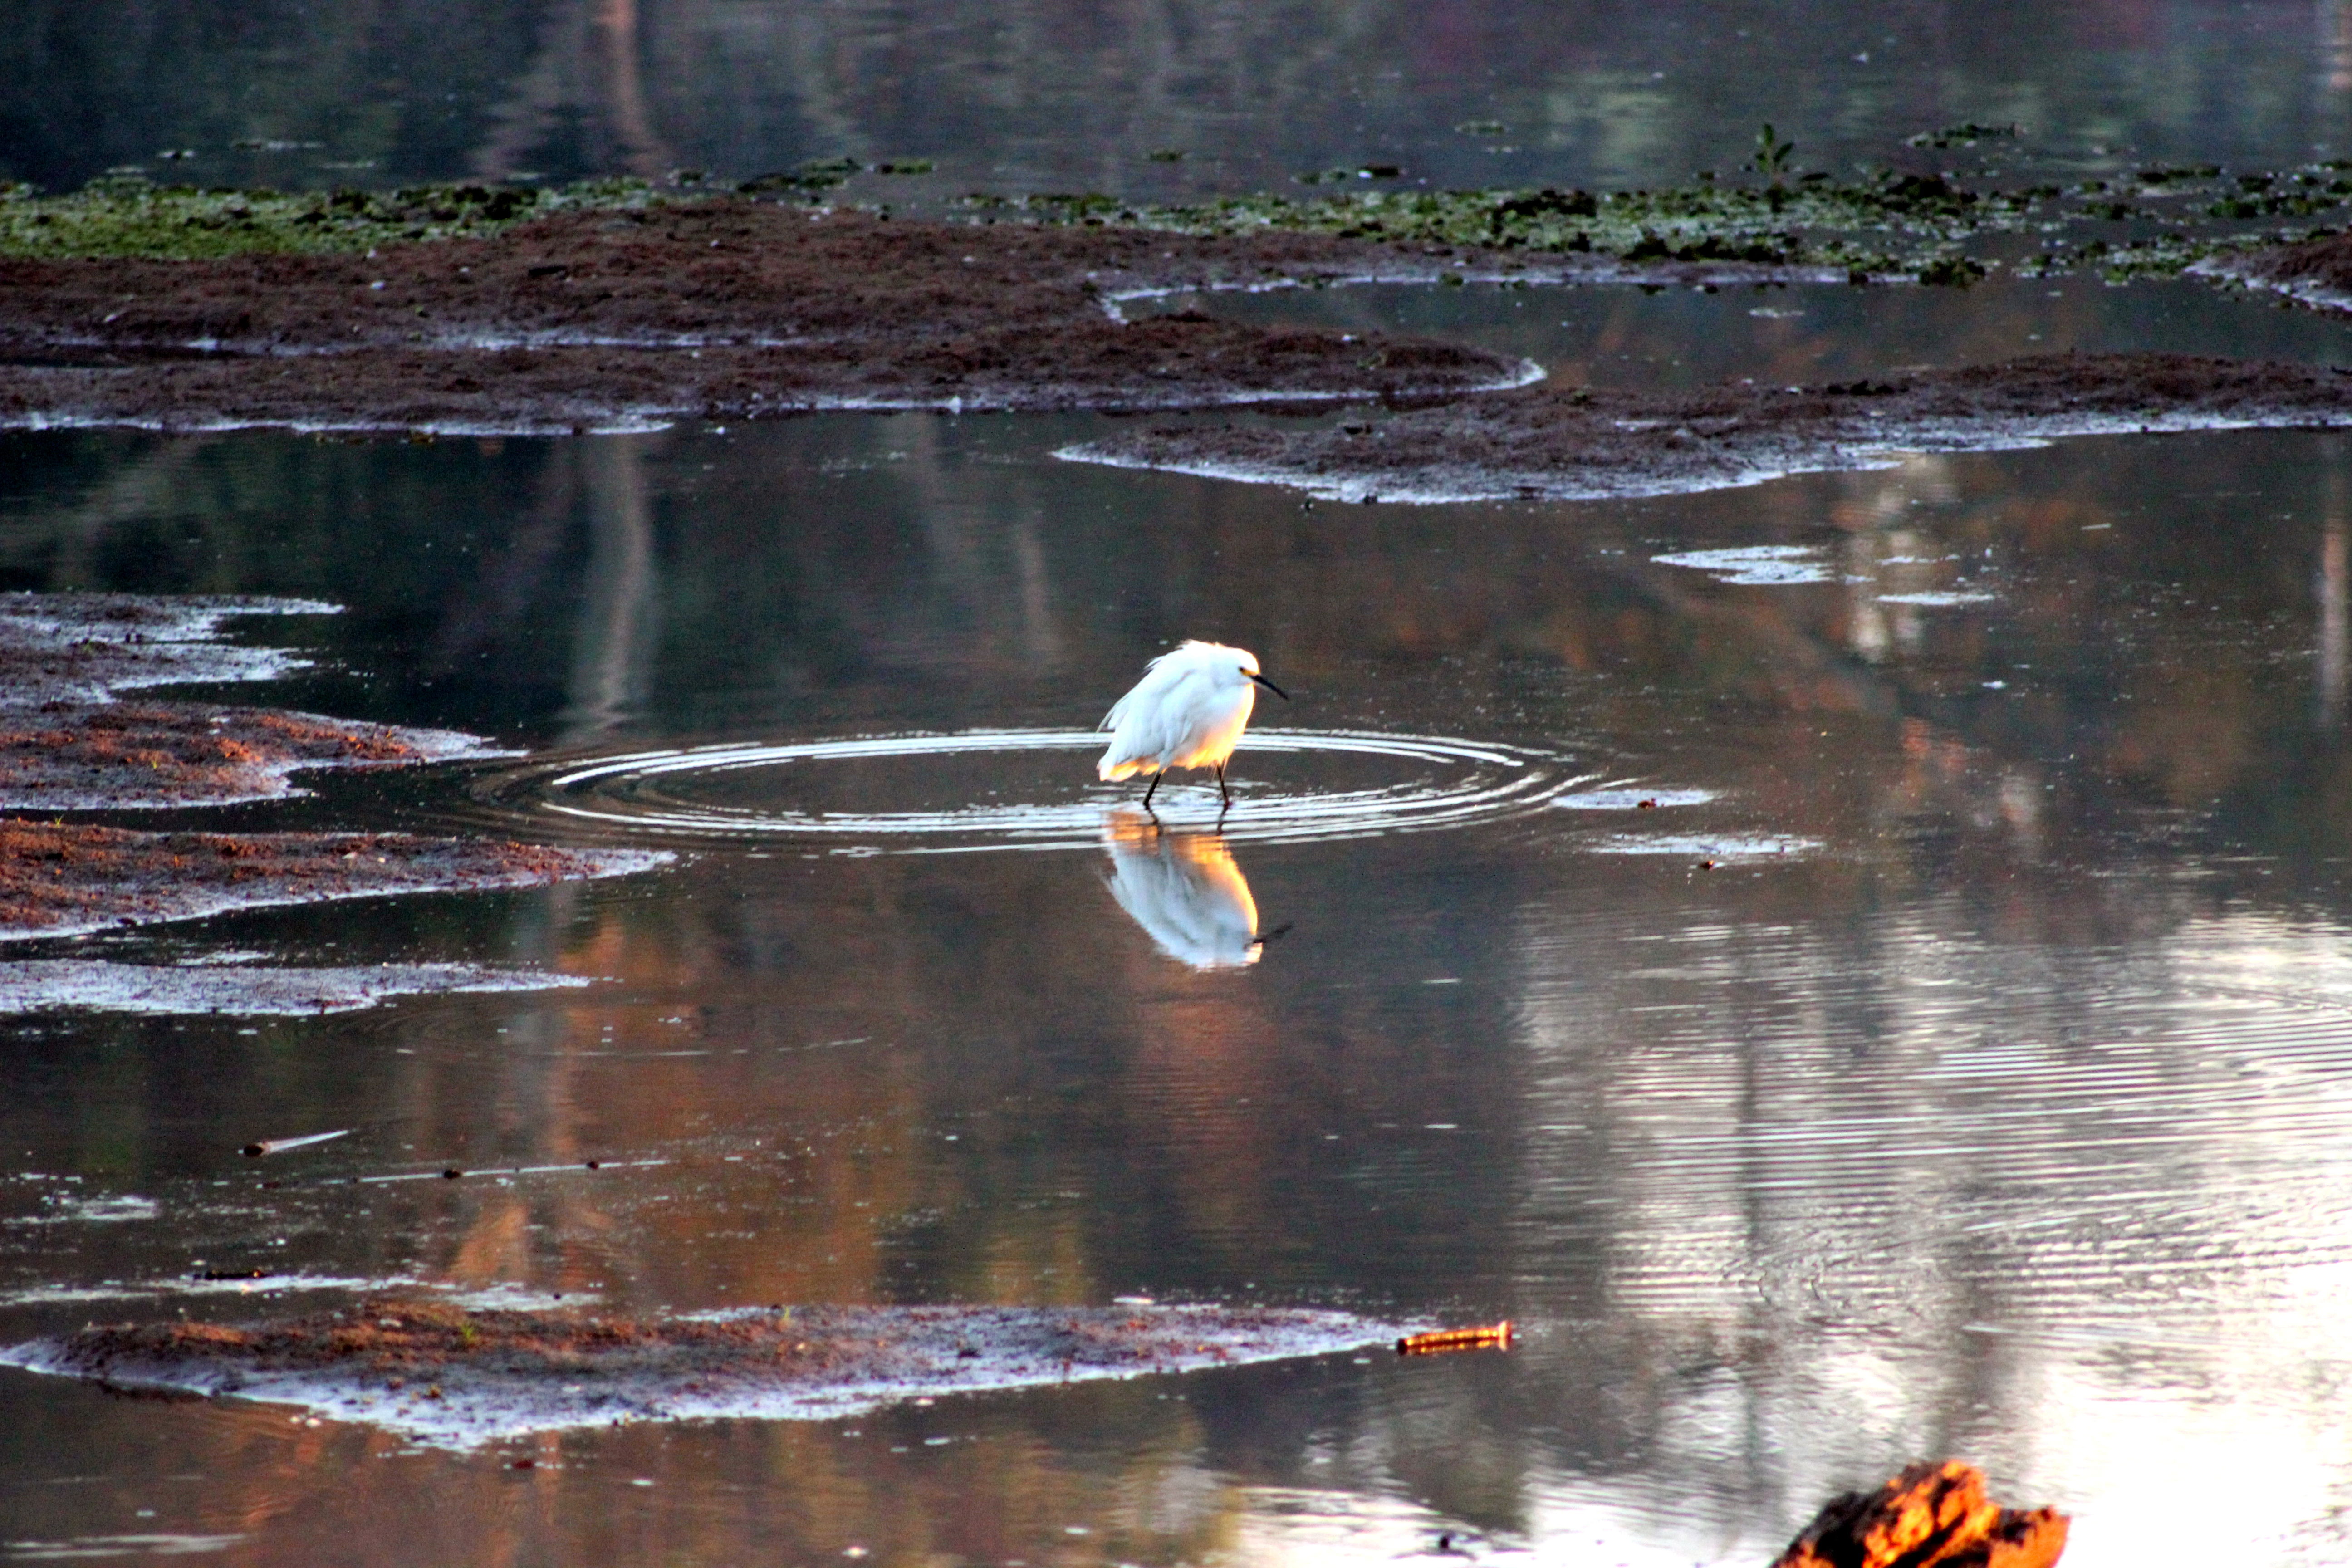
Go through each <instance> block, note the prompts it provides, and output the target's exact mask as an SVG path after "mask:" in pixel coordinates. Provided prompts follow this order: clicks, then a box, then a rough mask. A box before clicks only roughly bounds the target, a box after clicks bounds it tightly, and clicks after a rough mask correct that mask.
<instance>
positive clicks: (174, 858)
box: [0, 819, 672, 941]
mask: <svg viewBox="0 0 2352 1568" xmlns="http://www.w3.org/2000/svg"><path fill="white" fill-rule="evenodd" d="M671 858H672V857H671V856H669V855H667V854H665V853H659V852H654V851H643V850H626V849H593V850H591V849H556V848H551V847H547V846H545V845H538V844H516V843H511V842H504V841H499V840H495V839H456V838H419V837H410V836H409V835H407V834H400V833H249V834H229V833H139V832H133V831H131V830H130V829H127V828H121V827H95V826H68V825H65V824H59V823H40V822H26V821H22V820H10V819H0V941H8V940H13V939H21V938H25V937H36V936H70V935H74V934H77V933H79V932H82V931H99V930H102V929H104V928H106V927H109V926H118V925H145V924H147V923H149V922H151V921H176V920H190V919H193V918H194V917H196V916H199V915H211V914H219V913H222V912H223V911H225V910H242V909H255V908H258V907H261V906H263V905H268V904H308V903H318V902H320V901H322V900H329V899H364V898H374V897H380V896H382V895H383V894H387V893H438V892H459V891H464V892H479V891H488V890H493V889H503V888H536V887H543V886H545V885H547V884H549V883H551V882H563V881H574V880H578V879H584V878H592V877H618V876H625V875H627V874H628V873H630V872H633V871H642V870H646V869H647V868H651V867H654V866H658V865H663V864H666V863H667V862H668V861H669V860H670V859H671Z"/></svg>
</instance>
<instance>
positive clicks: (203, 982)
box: [0, 958, 591, 1017]
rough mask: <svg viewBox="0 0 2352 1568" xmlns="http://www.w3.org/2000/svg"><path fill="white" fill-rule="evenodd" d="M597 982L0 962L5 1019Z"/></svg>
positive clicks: (448, 968)
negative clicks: (38, 1014)
mask: <svg viewBox="0 0 2352 1568" xmlns="http://www.w3.org/2000/svg"><path fill="white" fill-rule="evenodd" d="M586 984H591V982H589V981H587V980H585V979H583V978H581V977H580V976H577V975H572V974H551V973H548V972H547V971H545V970H539V969H502V968H499V967H497V966H495V965H491V964H483V963H376V964H349V965H336V966H333V967H329V968H293V967H280V966H276V965H268V966H265V965H261V964H248V963H189V964H153V963H111V962H109V961H105V960H97V959H75V958H56V959H28V960H24V961H21V962H16V963H0V1013H36V1012H62V1011H68V1010H72V1011H80V1012H91V1013H226V1014H232V1015H235V1016H240V1017H259V1016H279V1017H311V1016H317V1015H319V1014H321V1013H352V1012H357V1011H358V1010H360V1009H361V1008H363V1007H373V1006H377V1005H380V1004H383V1003H385V1002H389V1001H392V1000H394V999H395V998H397V997H402V996H444V995H448V994H453V993H458V992H484V991H548V990H556V989H561V988H564V987H569V986H580V985H586Z"/></svg>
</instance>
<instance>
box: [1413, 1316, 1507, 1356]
mask: <svg viewBox="0 0 2352 1568" xmlns="http://www.w3.org/2000/svg"><path fill="white" fill-rule="evenodd" d="M1510 1348H1511V1320H1510V1319H1508V1318H1506V1319H1504V1320H1503V1321H1501V1322H1499V1323H1489V1324H1486V1325H1485V1326H1484V1327H1481V1328H1472V1329H1434V1330H1432V1331H1430V1332H1428V1333H1423V1334H1407V1335H1405V1336H1404V1337H1403V1338H1402V1339H1401V1340H1399V1341H1397V1342H1396V1349H1397V1354H1399V1355H1444V1354H1447V1353H1448V1352H1453V1351H1483V1350H1508V1349H1510Z"/></svg>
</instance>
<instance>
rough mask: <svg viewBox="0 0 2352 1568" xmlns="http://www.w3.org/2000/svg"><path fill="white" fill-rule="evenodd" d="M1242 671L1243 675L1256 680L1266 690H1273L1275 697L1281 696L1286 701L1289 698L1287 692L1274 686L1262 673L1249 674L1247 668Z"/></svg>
mask: <svg viewBox="0 0 2352 1568" xmlns="http://www.w3.org/2000/svg"><path fill="white" fill-rule="evenodd" d="M1242 673H1243V674H1244V675H1249V678H1250V679H1252V680H1255V681H1256V682H1257V683H1258V684H1259V685H1260V686H1263V687H1265V689H1267V690H1268V691H1271V692H1273V693H1274V694H1275V695H1276V697H1279V698H1281V699H1282V700H1284V701H1285V702H1287V701H1289V700H1290V693H1289V692H1287V691H1285V690H1284V689H1282V688H1281V687H1279V686H1276V684H1275V683H1274V682H1273V681H1271V680H1268V679H1266V678H1265V676H1263V675H1250V672H1249V671H1248V670H1246V669H1244V670H1243V671H1242Z"/></svg>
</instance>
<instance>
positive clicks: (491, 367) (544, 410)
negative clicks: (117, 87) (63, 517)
mask: <svg viewBox="0 0 2352 1568" xmlns="http://www.w3.org/2000/svg"><path fill="white" fill-rule="evenodd" d="M1444 255H1445V256H1447V257H1452V256H1454V250H1453V249H1452V248H1451V247H1445V248H1444ZM1443 264H1444V263H1443V262H1442V261H1441V260H1440V259H1439V258H1435V257H1433V256H1429V255H1422V254H1418V253H1408V252H1406V251H1404V250H1402V249H1401V248H1400V247H1392V246H1381V245H1374V244H1368V243H1362V242H1357V241H1350V240H1345V239H1339V238H1334V237H1326V236H1320V235H1312V234H1263V235H1255V236H1210V237H1190V236H1181V235H1174V234H1164V233H1153V232H1146V231H1137V230H1111V229H1105V228H1090V227H1087V226H1067V227H1062V226H1039V225H1031V224H1015V223H1004V224H997V225H994V226H974V225H957V224H945V223H919V222H908V221H903V220H901V221H894V220H890V219H888V218H886V217H883V216H877V215H873V214H868V213H863V212H855V211H839V210H828V209H816V210H812V209H809V208H806V207H800V206H782V205H775V204H772V203H761V202H755V201H751V200H747V199H741V198H726V199H719V200H711V201H703V202H695V203H688V204H680V205H663V206H656V207H647V208H642V209H635V210H620V211H613V210H607V211H592V212H579V213H566V214H562V215H559V216H552V217H549V218H545V219H541V220H539V221H536V222H531V223H527V224H522V225H520V226H515V227H512V228H509V229H506V230H503V231H501V232H499V233H497V234H494V235H491V236H489V237H482V238H458V239H445V240H436V241H432V242H429V243H418V244H411V245H401V246H393V247H384V248H383V249H382V250H381V252H380V253H377V254H369V255H349V254H343V255H290V254H261V255H251V256H238V257H226V258H205V259H189V260H143V259H136V258H121V257H82V258H22V257H19V258H5V259H0V425H5V426H18V427H26V426H51V425H134V426H151V427H155V428H162V429H180V430H191V429H215V428H223V427H228V426H254V425H265V426H269V425H274V426H295V427H299V428H321V429H323V428H360V429H365V428H419V429H427V430H453V431H459V430H462V431H479V432H531V431H567V430H573V429H590V428H596V429H609V428H630V427H642V426H646V425H650V424H658V423H662V422H665V421H668V420H672V419H677V418H681V417H688V416H709V417H734V416H751V415H761V414H778V413H787V412H792V411H794V410H803V409H818V408H951V409H953V408H961V409H1015V408H1018V409H1055V408H1075V407H1098V408H1139V409H1150V408H1182V407H1204V406H1213V405H1220V404H1230V403H1248V402H1258V401H1282V400H1292V399H1299V398H1328V397H1332V396H1390V395H1435V394H1458V393H1465V392H1470V391H1475V390H1479V389H1485V388H1493V387H1497V386H1509V385H1517V384H1524V383H1525V382H1526V381H1528V379H1530V378H1531V376H1532V375H1533V374H1535V373H1534V372H1533V370H1532V369H1531V367H1529V366H1528V365H1526V364H1524V363H1522V362H1519V361H1517V360H1514V359H1510V358H1507V357H1505V356H1501V355H1497V354H1493V353H1486V351H1483V350H1479V349H1475V348H1465V347H1460V346H1456V345H1454V344H1450V343H1444V342H1433V341H1429V340H1423V339H1408V338H1402V337H1391V336H1385V335H1381V334H1358V333H1351V332H1341V331H1326V330H1320V329H1316V330H1307V329H1287V328H1265V327H1255V326H1248V325H1243V324H1240V323H1235V322H1230V321H1217V320H1214V319H1212V318H1210V317H1208V316H1205V315H1202V314H1199V313H1197V312H1189V313H1179V314H1174V315H1160V316H1150V317H1146V318H1144V319H1141V320H1138V321H1126V320H1124V319H1123V318H1122V315H1121V312H1120V310H1119V301H1120V300H1122V299H1132V298H1135V297H1138V296H1142V295H1149V294H1153V293H1164V292H1167V291H1171V290H1177V289H1220V288H1265V287H1277V286H1284V285H1287V284H1292V283H1297V282H1313V281H1324V280H1331V279H1352V278H1370V277H1382V278H1385V277H1395V278H1399V279H1404V278H1420V279H1430V278H1433V276H1435V270H1434V269H1435V268H1437V267H1439V266H1442V265H1443Z"/></svg>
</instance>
